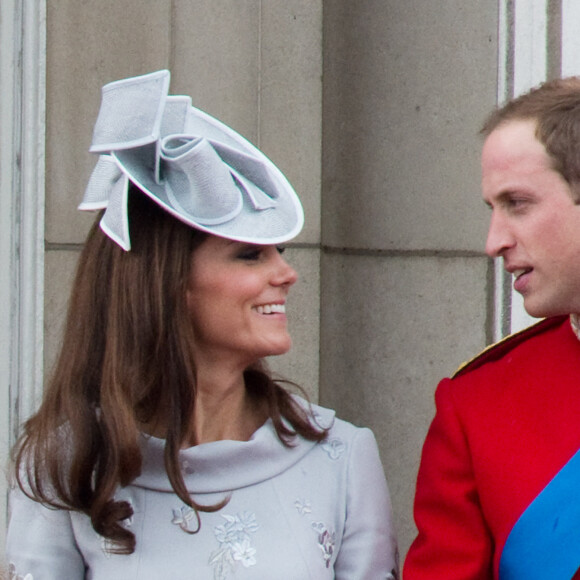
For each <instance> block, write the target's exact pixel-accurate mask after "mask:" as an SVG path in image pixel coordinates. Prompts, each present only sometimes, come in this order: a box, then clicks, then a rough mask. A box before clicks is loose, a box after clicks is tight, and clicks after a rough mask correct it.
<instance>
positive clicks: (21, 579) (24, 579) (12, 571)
mask: <svg viewBox="0 0 580 580" xmlns="http://www.w3.org/2000/svg"><path fill="white" fill-rule="evenodd" d="M8 580H34V577H33V576H32V574H26V576H21V575H20V574H18V572H16V566H14V564H13V563H12V562H10V566H8Z"/></svg>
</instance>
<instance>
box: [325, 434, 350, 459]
mask: <svg viewBox="0 0 580 580" xmlns="http://www.w3.org/2000/svg"><path fill="white" fill-rule="evenodd" d="M321 447H322V449H324V451H326V453H327V454H328V457H330V459H338V458H339V457H340V456H341V455H342V454H343V453H344V451H345V449H346V445H345V444H344V442H343V441H342V439H338V438H334V439H328V440H327V441H325V442H324V443H322V444H321Z"/></svg>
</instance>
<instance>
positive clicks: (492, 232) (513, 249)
mask: <svg viewBox="0 0 580 580" xmlns="http://www.w3.org/2000/svg"><path fill="white" fill-rule="evenodd" d="M535 128H536V124H535V122H534V121H527V120H526V121H508V122H506V123H505V124H503V125H500V126H499V127H498V128H496V129H495V130H494V131H493V132H492V133H491V134H490V135H489V136H488V137H487V139H486V141H485V144H484V146H483V152H482V162H481V166H482V190H483V199H484V201H485V202H486V203H487V204H488V205H489V207H490V208H491V210H492V214H491V222H490V226H489V233H488V237H487V243H486V248H485V251H486V252H487V254H488V255H489V256H492V257H494V258H495V257H502V258H503V261H504V267H505V269H506V270H507V271H508V272H510V273H512V274H513V276H514V289H515V290H516V291H517V292H519V293H520V294H521V295H522V296H523V298H524V307H525V309H526V310H527V312H528V313H529V314H530V315H532V316H536V317H544V316H555V315H558V314H569V313H571V312H580V205H577V204H576V203H575V202H574V200H573V198H572V193H571V190H570V187H569V185H568V183H567V182H566V181H565V180H564V178H563V177H562V176H561V175H560V174H559V173H558V172H557V171H555V170H554V169H553V168H552V165H551V161H550V157H549V156H548V154H547V153H546V150H545V149H544V146H543V145H542V144H541V143H540V142H539V141H538V140H537V139H536V137H535V134H534V133H535ZM579 146H580V144H579Z"/></svg>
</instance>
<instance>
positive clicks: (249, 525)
mask: <svg viewBox="0 0 580 580" xmlns="http://www.w3.org/2000/svg"><path fill="white" fill-rule="evenodd" d="M221 516H222V517H223V518H224V519H225V520H226V522H225V523H224V524H222V525H219V526H215V527H214V530H213V533H214V535H215V537H216V539H217V541H218V542H219V544H220V547H219V548H218V549H217V550H216V551H215V552H213V554H211V555H210V558H209V563H210V565H211V566H214V578H215V580H224V579H225V578H227V575H228V569H229V570H231V571H234V570H235V567H236V563H237V562H239V563H240V564H241V565H242V566H244V568H249V567H250V566H254V565H255V564H256V549H255V548H254V547H253V546H252V537H251V534H254V533H256V531H257V530H258V528H259V526H258V523H257V522H256V515H255V514H254V513H252V512H248V511H244V512H242V513H239V514H236V515H235V516H230V515H227V514H221Z"/></svg>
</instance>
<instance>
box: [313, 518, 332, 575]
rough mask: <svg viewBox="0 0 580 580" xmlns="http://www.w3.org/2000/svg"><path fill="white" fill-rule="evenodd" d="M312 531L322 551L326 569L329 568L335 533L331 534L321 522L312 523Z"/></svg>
mask: <svg viewBox="0 0 580 580" xmlns="http://www.w3.org/2000/svg"><path fill="white" fill-rule="evenodd" d="M312 529H313V530H314V531H315V532H316V533H317V534H318V547H319V548H320V549H321V550H322V557H323V558H324V563H325V564H326V567H327V568H330V560H331V559H332V554H334V546H335V543H336V533H335V532H331V531H329V530H328V528H327V527H326V526H325V525H324V524H323V523H322V522H313V523H312Z"/></svg>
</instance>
